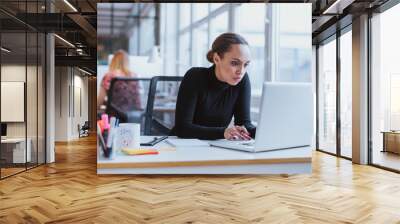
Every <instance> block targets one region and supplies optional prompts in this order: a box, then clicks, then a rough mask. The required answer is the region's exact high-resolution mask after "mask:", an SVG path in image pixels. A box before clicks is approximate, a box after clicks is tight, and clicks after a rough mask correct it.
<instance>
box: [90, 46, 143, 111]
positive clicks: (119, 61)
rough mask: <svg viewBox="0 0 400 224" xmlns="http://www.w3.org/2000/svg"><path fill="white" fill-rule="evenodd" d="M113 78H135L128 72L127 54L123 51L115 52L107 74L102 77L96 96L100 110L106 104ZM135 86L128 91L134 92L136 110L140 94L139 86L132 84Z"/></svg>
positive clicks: (138, 106) (133, 74) (138, 105)
mask: <svg viewBox="0 0 400 224" xmlns="http://www.w3.org/2000/svg"><path fill="white" fill-rule="evenodd" d="M115 77H132V78H134V77H136V74H135V73H133V72H131V71H129V58H128V54H127V53H126V52H125V51H123V50H119V51H117V52H115V54H114V56H113V58H112V60H111V63H110V66H109V68H108V72H107V73H106V74H105V75H104V77H103V79H102V80H101V85H100V90H99V94H98V96H97V108H98V109H100V106H101V105H103V104H106V102H105V101H106V96H107V94H108V91H109V89H110V87H111V81H112V79H113V78H115ZM134 84H135V86H130V88H133V89H130V91H131V92H132V91H133V92H134V93H135V94H134V95H133V96H129V97H132V98H133V100H135V105H136V107H137V108H140V94H139V86H138V85H137V83H134ZM127 97H128V96H127ZM114 100H122V99H121V98H119V99H118V98H116V99H113V101H114Z"/></svg>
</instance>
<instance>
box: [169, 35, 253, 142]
mask: <svg viewBox="0 0 400 224" xmlns="http://www.w3.org/2000/svg"><path fill="white" fill-rule="evenodd" d="M207 59H208V61H210V62H211V63H213V64H214V65H213V66H211V67H209V68H199V67H198V68H191V69H190V70H189V71H187V72H186V74H185V76H184V78H183V80H182V83H181V85H180V88H179V93H178V99H177V103H176V114H175V127H174V129H173V131H172V134H176V135H177V136H178V137H181V138H199V139H222V138H225V139H229V140H237V139H240V140H249V139H251V137H253V138H254V136H255V132H256V128H255V127H254V126H253V125H252V124H251V120H250V97H251V95H250V91H251V87H250V80H249V77H248V75H247V73H246V70H247V66H248V65H249V63H250V49H249V46H248V43H247V41H246V40H245V39H244V38H243V37H241V36H240V35H238V34H235V33H224V34H222V35H220V36H218V37H217V38H216V39H215V41H214V43H213V44H212V49H211V50H210V51H209V52H208V53H207ZM233 116H234V123H235V125H234V126H233V127H228V125H229V123H230V122H231V120H232V117H233Z"/></svg>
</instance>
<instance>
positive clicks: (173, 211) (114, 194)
mask: <svg viewBox="0 0 400 224" xmlns="http://www.w3.org/2000/svg"><path fill="white" fill-rule="evenodd" d="M95 146H96V142H95V138H94V137H90V138H84V139H82V140H81V141H76V142H70V143H68V144H57V148H56V163H55V164H51V165H46V166H41V167H39V168H36V169H33V170H30V171H27V172H26V173H22V174H19V175H17V176H13V177H10V178H8V179H5V180H2V181H0V223H44V222H47V223H221V224H222V223H374V224H375V223H385V224H386V223H400V200H399V199H400V175H398V174H395V173H391V172H387V171H384V170H380V169H377V168H374V167H368V166H359V165H352V164H351V162H350V161H347V160H343V159H337V158H335V157H333V156H329V155H326V154H323V153H318V152H316V153H314V155H313V173H312V174H311V175H290V176H285V175H281V176H249V175H229V176H207V175H200V176H199V175H193V176H192V175H188V176H172V175H171V176H134V175H113V176H98V175H97V174H96V148H95Z"/></svg>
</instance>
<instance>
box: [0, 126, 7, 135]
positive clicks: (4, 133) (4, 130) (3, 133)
mask: <svg viewBox="0 0 400 224" xmlns="http://www.w3.org/2000/svg"><path fill="white" fill-rule="evenodd" d="M6 136H7V124H6V123H1V137H6Z"/></svg>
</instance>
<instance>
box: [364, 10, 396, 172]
mask: <svg viewBox="0 0 400 224" xmlns="http://www.w3.org/2000/svg"><path fill="white" fill-rule="evenodd" d="M398 21H400V5H399V4H398V5H395V6H393V7H392V8H390V9H388V10H386V11H384V12H383V13H380V14H375V15H374V16H373V17H372V19H371V25H372V27H371V29H372V37H371V40H372V49H371V51H372V52H373V54H372V55H371V58H372V65H371V66H372V74H371V76H372V80H371V85H372V87H371V91H372V92H371V95H372V100H371V104H372V106H371V108H372V111H371V116H372V119H371V120H372V125H371V128H372V130H371V132H372V155H371V156H372V163H373V164H376V165H380V166H384V167H388V168H391V169H395V170H400V156H399V155H398V154H395V153H391V152H390V151H389V150H388V151H389V152H386V151H385V150H386V149H387V148H388V147H387V146H386V147H385V148H384V145H383V142H384V136H383V133H382V132H389V131H391V130H400V103H399V99H400V63H399V59H398V58H399V57H398V53H399V52H400V45H399V40H400V33H399V32H398V31H397V30H396V29H395V28H394V27H397V26H398ZM391 136H392V138H393V139H392V141H393V142H395V140H394V138H395V137H394V135H391ZM393 142H392V143H393ZM398 147H399V146H395V148H398ZM382 150H383V151H382Z"/></svg>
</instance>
